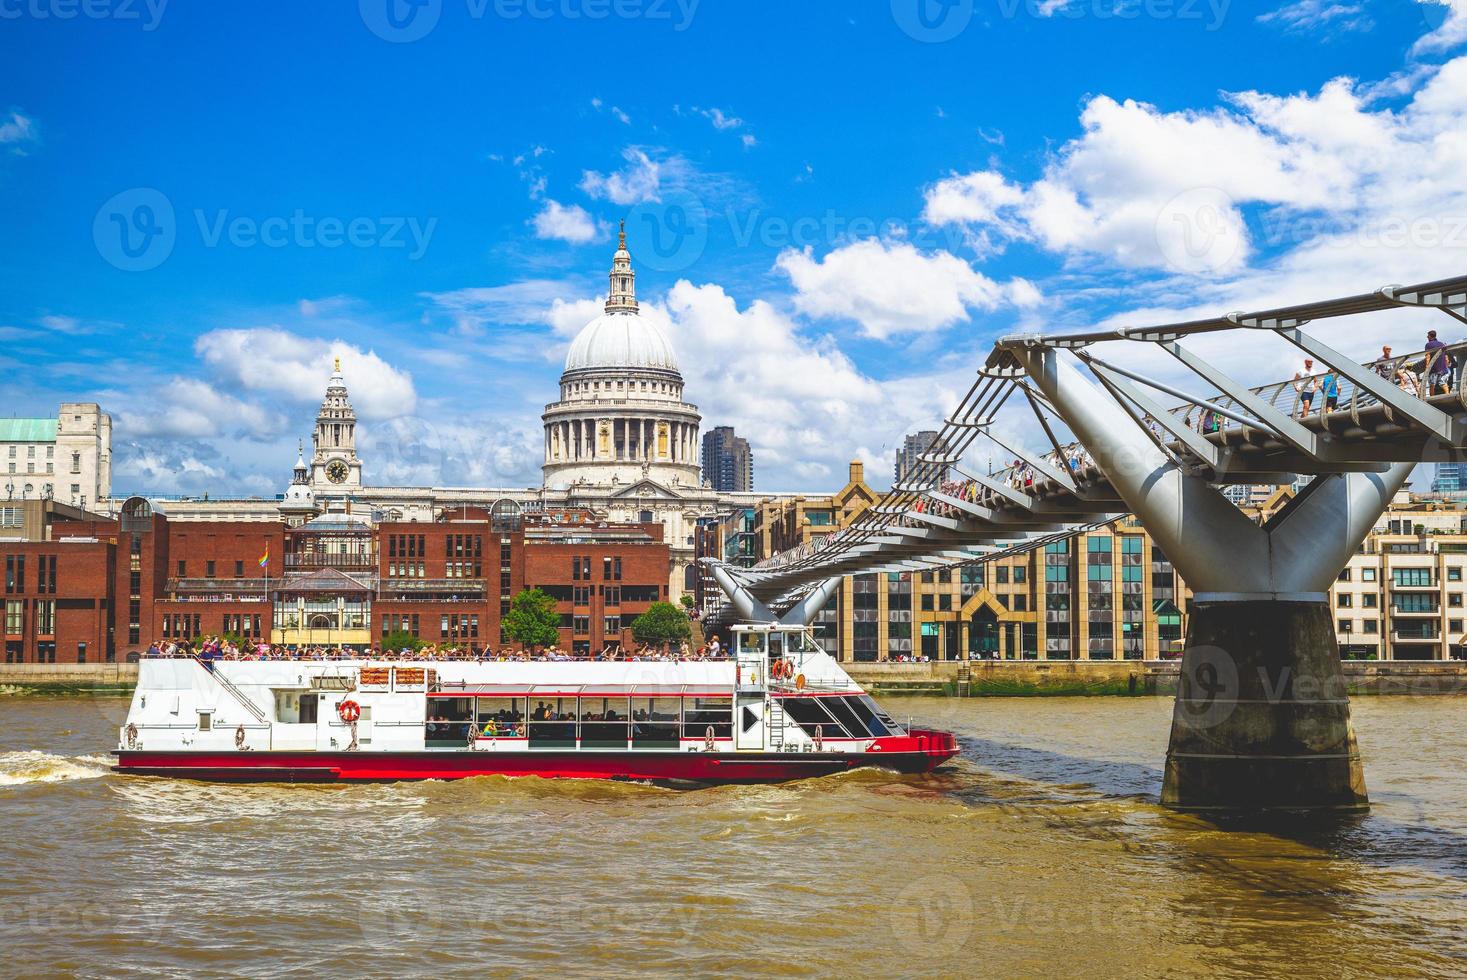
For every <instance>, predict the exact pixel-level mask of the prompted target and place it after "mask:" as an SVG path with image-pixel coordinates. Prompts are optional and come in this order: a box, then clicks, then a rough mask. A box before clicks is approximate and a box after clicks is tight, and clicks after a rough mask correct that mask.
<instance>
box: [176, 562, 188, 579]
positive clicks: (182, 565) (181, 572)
mask: <svg viewBox="0 0 1467 980" xmlns="http://www.w3.org/2000/svg"><path fill="white" fill-rule="evenodd" d="M187 574H188V562H186V561H184V560H183V559H182V558H180V559H178V577H179V578H183V577H184V576H185V575H187Z"/></svg>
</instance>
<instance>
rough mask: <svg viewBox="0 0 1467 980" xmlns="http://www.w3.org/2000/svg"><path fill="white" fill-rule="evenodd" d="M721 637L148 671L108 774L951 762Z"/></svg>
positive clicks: (824, 664)
mask: <svg viewBox="0 0 1467 980" xmlns="http://www.w3.org/2000/svg"><path fill="white" fill-rule="evenodd" d="M732 642H733V647H734V650H733V653H734V655H733V657H732V658H731V659H727V660H716V661H666V662H664V661H630V662H627V661H619V662H601V661H595V662H587V661H508V662H502V661H489V662H458V661H449V662H419V661H414V662H400V661H379V660H364V661H216V662H212V663H206V662H202V661H198V660H192V659H147V660H144V661H142V662H141V664H140V665H139V673H138V686H137V690H136V692H135V693H134V694H133V700H132V706H131V709H130V710H129V712H128V717H127V721H126V723H125V724H124V725H123V727H122V730H121V733H120V737H119V743H118V748H117V751H116V753H115V755H116V756H117V765H116V766H115V769H116V770H117V771H118V772H123V773H135V774H141V775H152V776H175V777H183V778H191V779H211V780H253V781H268V782H351V781H369V780H401V779H460V778H464V777H468V776H490V775H503V776H544V777H571V778H581V779H622V780H645V781H651V782H667V783H690V784H708V783H762V782H780V781H784V780H790V779H803V778H807V777H810V776H823V775H827V774H830V773H835V772H843V771H845V770H847V769H854V768H857V767H862V766H878V767H881V768H884V769H892V770H896V771H899V772H911V773H916V772H928V771H930V770H932V769H934V768H936V767H937V766H939V765H941V764H942V763H943V762H945V761H947V760H948V759H950V758H952V757H953V756H954V755H956V754H957V743H956V740H955V739H954V737H953V736H952V735H951V734H949V733H947V732H939V731H929V730H924V729H915V728H910V729H909V728H903V727H902V726H901V725H899V724H898V723H897V722H896V721H895V720H893V719H892V717H891V716H890V715H888V714H887V713H886V712H885V711H883V710H882V709H881V708H880V707H879V706H878V705H877V704H876V702H875V701H873V700H872V699H871V697H870V696H869V695H867V694H866V692H865V691H863V690H862V689H861V687H860V686H859V685H858V684H856V683H855V682H854V681H852V680H851V678H850V676H849V675H847V674H846V672H845V671H844V670H842V669H841V667H840V664H839V663H838V662H836V660H835V659H834V658H832V657H830V656H829V655H828V654H826V653H825V652H824V651H823V650H821V649H820V648H819V647H818V646H817V645H816V644H815V642H814V640H813V638H812V636H811V634H810V631H809V629H808V628H805V627H793V626H736V627H734V628H733V631H732Z"/></svg>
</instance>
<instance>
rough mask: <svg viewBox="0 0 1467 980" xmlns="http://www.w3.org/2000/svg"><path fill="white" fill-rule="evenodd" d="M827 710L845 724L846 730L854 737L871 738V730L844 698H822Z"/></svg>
mask: <svg viewBox="0 0 1467 980" xmlns="http://www.w3.org/2000/svg"><path fill="white" fill-rule="evenodd" d="M821 700H822V701H823V702H824V705H825V710H827V711H829V712H830V713H831V714H832V715H834V716H835V720H836V721H838V722H840V723H841V724H842V725H844V726H845V728H846V731H848V732H850V733H851V737H852V738H870V737H871V736H870V732H868V731H867V730H866V726H865V725H863V724H861V719H860V718H857V717H856V713H855V712H854V711H852V710H851V709H850V707H849V706H848V705H847V704H846V702H845V699H844V698H822V699H821Z"/></svg>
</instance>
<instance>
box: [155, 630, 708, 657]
mask: <svg viewBox="0 0 1467 980" xmlns="http://www.w3.org/2000/svg"><path fill="white" fill-rule="evenodd" d="M144 655H145V656H147V657H165V658H168V657H183V658H188V657H197V658H198V659H200V660H209V661H212V660H392V661H406V662H420V661H421V662H429V663H438V662H448V661H457V662H464V663H492V662H511V661H518V662H535V663H545V662H548V661H578V662H592V661H596V662H615V661H620V662H644V661H651V662H672V663H676V662H683V661H703V660H726V659H728V657H729V653H728V651H727V650H726V649H725V648H724V647H723V646H722V645H721V644H720V643H719V640H718V637H716V636H715V637H713V638H712V639H711V640H709V642H708V644H707V645H706V646H699V647H697V648H696V649H694V648H693V647H692V646H690V645H689V644H688V643H687V642H686V641H684V642H682V643H679V644H675V645H674V644H662V645H652V644H644V645H642V646H640V647H638V648H636V649H623V648H621V647H603V648H602V649H601V650H600V651H599V652H596V653H568V652H566V651H565V650H562V649H560V648H559V647H549V648H546V649H543V650H522V649H514V648H512V647H500V648H499V649H495V648H494V647H491V646H486V647H484V648H483V649H477V648H475V647H473V646H459V645H449V644H441V645H440V644H427V645H425V646H422V647H419V648H418V649H416V650H413V649H410V648H407V647H404V648H402V649H400V650H383V649H381V648H379V647H377V646H372V647H370V648H368V649H362V650H357V649H353V648H351V647H346V646H292V645H286V644H279V643H266V642H264V641H260V642H258V643H253V644H251V643H246V644H244V645H243V646H239V645H236V644H234V643H233V642H231V641H230V640H229V639H228V638H227V637H223V636H204V637H198V638H196V639H193V640H172V639H166V640H155V641H154V642H153V643H152V644H150V645H149V646H148V649H147V652H146V654H144Z"/></svg>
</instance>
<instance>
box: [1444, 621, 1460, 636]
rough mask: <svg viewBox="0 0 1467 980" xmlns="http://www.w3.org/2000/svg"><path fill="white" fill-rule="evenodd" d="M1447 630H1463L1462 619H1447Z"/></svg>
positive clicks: (1455, 631)
mask: <svg viewBox="0 0 1467 980" xmlns="http://www.w3.org/2000/svg"><path fill="white" fill-rule="evenodd" d="M1447 630H1448V631H1449V632H1452V633H1460V632H1462V621H1461V620H1460V619H1449V620H1447Z"/></svg>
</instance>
